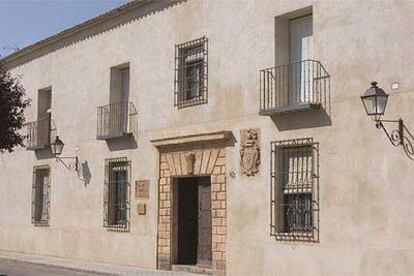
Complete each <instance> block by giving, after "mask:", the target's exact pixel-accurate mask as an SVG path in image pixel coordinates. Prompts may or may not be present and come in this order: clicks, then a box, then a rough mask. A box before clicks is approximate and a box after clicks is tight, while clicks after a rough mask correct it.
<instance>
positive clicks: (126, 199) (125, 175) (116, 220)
mask: <svg viewBox="0 0 414 276" xmlns="http://www.w3.org/2000/svg"><path fill="white" fill-rule="evenodd" d="M130 171H131V162H130V161H127V159H126V158H125V157H122V158H113V159H106V160H105V185H104V227H106V228H108V230H114V231H129V216H130Z"/></svg>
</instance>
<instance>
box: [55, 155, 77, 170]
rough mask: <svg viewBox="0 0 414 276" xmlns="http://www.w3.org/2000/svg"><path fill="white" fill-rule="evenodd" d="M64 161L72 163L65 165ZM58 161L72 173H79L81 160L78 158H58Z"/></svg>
mask: <svg viewBox="0 0 414 276" xmlns="http://www.w3.org/2000/svg"><path fill="white" fill-rule="evenodd" d="M62 159H70V160H72V161H70V162H68V163H65V162H64V161H63V160H62ZM56 161H57V162H60V163H62V165H63V166H64V167H65V168H66V169H68V170H69V171H71V172H79V159H78V157H77V156H74V157H71V156H70V157H60V156H56Z"/></svg>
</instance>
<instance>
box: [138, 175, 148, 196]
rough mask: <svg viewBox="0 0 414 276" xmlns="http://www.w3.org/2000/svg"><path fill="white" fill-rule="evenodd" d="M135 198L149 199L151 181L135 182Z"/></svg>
mask: <svg viewBox="0 0 414 276" xmlns="http://www.w3.org/2000/svg"><path fill="white" fill-rule="evenodd" d="M135 198H137V199H149V180H137V181H135Z"/></svg>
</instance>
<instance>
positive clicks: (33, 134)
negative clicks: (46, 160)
mask: <svg viewBox="0 0 414 276" xmlns="http://www.w3.org/2000/svg"><path fill="white" fill-rule="evenodd" d="M26 127H27V138H26V149H27V150H42V149H47V148H49V146H50V141H53V139H54V137H55V136H56V126H55V123H54V121H53V120H52V119H51V116H50V114H48V115H47V116H46V117H44V118H42V119H40V120H37V121H34V122H29V123H26Z"/></svg>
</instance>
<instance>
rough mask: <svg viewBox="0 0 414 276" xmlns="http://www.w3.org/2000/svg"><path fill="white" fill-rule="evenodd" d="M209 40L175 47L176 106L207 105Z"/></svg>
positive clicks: (205, 39)
mask: <svg viewBox="0 0 414 276" xmlns="http://www.w3.org/2000/svg"><path fill="white" fill-rule="evenodd" d="M207 42H208V40H207V38H206V37H202V38H199V39H195V40H192V41H189V42H186V43H182V44H178V45H176V46H175V106H177V107H178V108H184V107H188V106H192V105H198V104H204V103H207V48H208V47H207Z"/></svg>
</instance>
